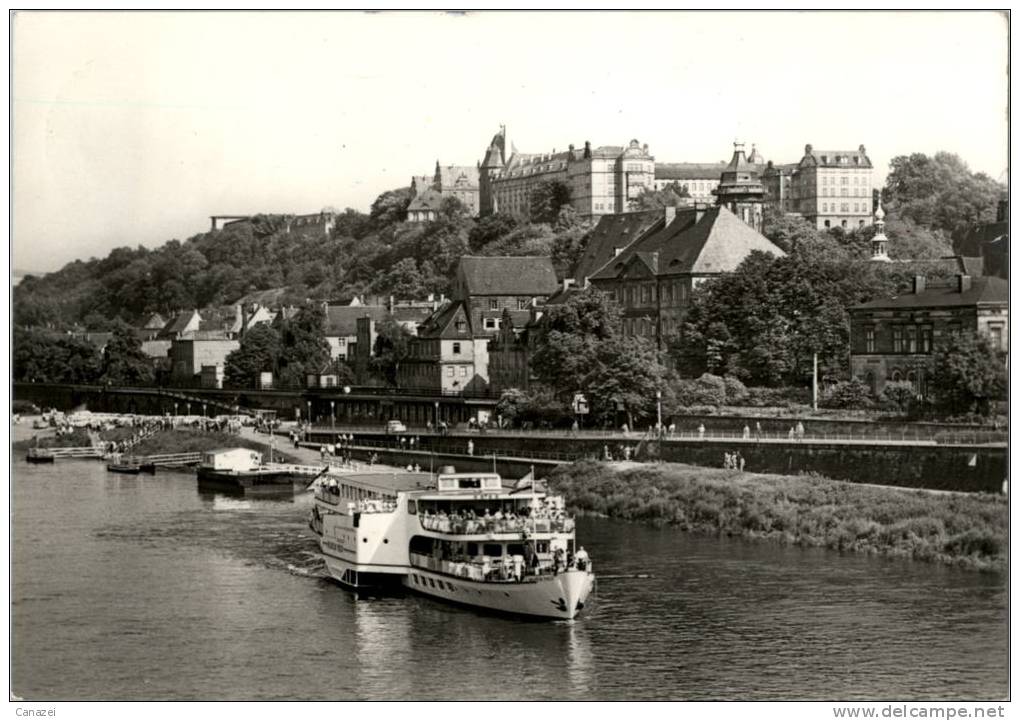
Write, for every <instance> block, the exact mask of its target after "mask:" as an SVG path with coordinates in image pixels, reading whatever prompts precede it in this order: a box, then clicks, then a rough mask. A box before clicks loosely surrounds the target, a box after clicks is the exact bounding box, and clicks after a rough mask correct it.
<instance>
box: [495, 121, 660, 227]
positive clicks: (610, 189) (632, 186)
mask: <svg viewBox="0 0 1020 721" xmlns="http://www.w3.org/2000/svg"><path fill="white" fill-rule="evenodd" d="M547 181H557V182H560V183H563V184H564V185H566V187H567V188H569V190H570V202H571V205H572V206H573V207H574V209H575V210H576V211H577V214H578V215H579V216H581V217H582V218H586V219H587V218H592V219H596V220H597V219H598V218H600V217H601V216H603V215H610V214H613V213H623V212H626V211H628V210H630V209H631V207H630V206H631V203H632V202H633V201H634V200H635V199H636V198H637V197H638V196H639V195H640V194H641V193H642V191H644V190H645V189H646V188H647V189H649V190H651V189H653V188H654V185H655V158H654V157H653V156H652V155H650V154H649V152H648V146H647V145H641V144H640V143H639V142H638V141H637V140H631V141H630V143H629V144H628V145H627V146H626V147H624V146H619V145H603V146H600V147H597V148H593V147H592V146H591V143H589V142H587V141H586V142H585V144H584V147H583V148H575V147H574V146H573V145H571V146H569V147H568V149H567V150H566V151H563V152H556V151H555V150H553V151H552V152H551V153H540V154H533V153H520V152H517V150H516V148H513V146H511V148H510V152H509V154H508V153H507V147H506V128H505V127H501V128H500V130H499V132H498V133H496V135H495V136H494V137H493V138H492V142H490V143H489V147H488V149H487V150H486V152H485V158H484V160H483V161H482V163H481V168H480V175H479V209H480V215H482V216H485V215H492V214H493V213H506V214H508V215H514V216H517V217H523V218H527V217H529V215H530V213H531V194H532V192H533V191H534V190H535V189H536V188H537V187H539V186H540V185H541V184H542V183H545V182H547Z"/></svg>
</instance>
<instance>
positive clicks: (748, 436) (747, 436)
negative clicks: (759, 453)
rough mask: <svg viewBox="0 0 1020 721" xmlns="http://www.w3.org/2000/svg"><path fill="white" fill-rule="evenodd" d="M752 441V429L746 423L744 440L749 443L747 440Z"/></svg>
mask: <svg viewBox="0 0 1020 721" xmlns="http://www.w3.org/2000/svg"><path fill="white" fill-rule="evenodd" d="M750 439H751V428H750V426H748V425H747V424H746V423H745V424H744V440H745V441H747V440H750Z"/></svg>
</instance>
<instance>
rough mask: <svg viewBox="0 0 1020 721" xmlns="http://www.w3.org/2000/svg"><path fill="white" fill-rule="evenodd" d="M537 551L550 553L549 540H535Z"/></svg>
mask: <svg viewBox="0 0 1020 721" xmlns="http://www.w3.org/2000/svg"><path fill="white" fill-rule="evenodd" d="M535 552H536V553H549V541H536V542H535Z"/></svg>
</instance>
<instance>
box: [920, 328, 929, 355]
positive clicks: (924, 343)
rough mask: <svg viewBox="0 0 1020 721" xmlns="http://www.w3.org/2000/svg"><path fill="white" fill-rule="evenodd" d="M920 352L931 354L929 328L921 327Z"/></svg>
mask: <svg viewBox="0 0 1020 721" xmlns="http://www.w3.org/2000/svg"><path fill="white" fill-rule="evenodd" d="M921 352H922V353H931V326H921Z"/></svg>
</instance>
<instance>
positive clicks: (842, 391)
mask: <svg viewBox="0 0 1020 721" xmlns="http://www.w3.org/2000/svg"><path fill="white" fill-rule="evenodd" d="M820 405H821V406H823V407H824V408H870V407H872V406H874V401H873V400H872V398H871V389H869V388H868V386H867V385H865V384H864V383H862V382H861V381H859V380H858V379H856V378H851V379H850V380H848V381H839V382H838V383H834V384H833V385H831V386H829V387H828V388H826V389H825V391H824V392H823V393H822V399H821V403H820Z"/></svg>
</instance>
